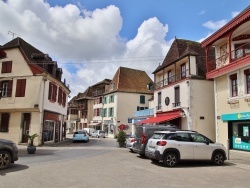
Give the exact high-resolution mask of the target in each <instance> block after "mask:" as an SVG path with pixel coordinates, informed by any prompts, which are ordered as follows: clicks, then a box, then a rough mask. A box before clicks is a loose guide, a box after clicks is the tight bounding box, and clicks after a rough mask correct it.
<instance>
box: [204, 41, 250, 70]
mask: <svg viewBox="0 0 250 188" xmlns="http://www.w3.org/2000/svg"><path fill="white" fill-rule="evenodd" d="M247 55H250V42H248V43H246V44H244V45H242V46H240V47H238V48H236V49H235V50H233V51H231V52H230V53H226V54H225V55H222V56H220V57H219V58H217V59H214V60H212V61H209V62H208V63H207V72H211V71H213V70H216V69H218V68H221V67H223V66H225V65H227V64H228V63H229V62H234V61H236V60H239V59H241V58H244V57H245V56H247ZM229 58H230V60H229Z"/></svg>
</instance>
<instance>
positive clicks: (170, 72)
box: [168, 71, 173, 83]
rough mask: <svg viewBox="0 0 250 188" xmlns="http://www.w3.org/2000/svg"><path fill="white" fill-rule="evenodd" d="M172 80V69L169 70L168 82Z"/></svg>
mask: <svg viewBox="0 0 250 188" xmlns="http://www.w3.org/2000/svg"><path fill="white" fill-rule="evenodd" d="M172 81H173V80H172V71H168V83H171V82H172Z"/></svg>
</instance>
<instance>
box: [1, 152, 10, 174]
mask: <svg viewBox="0 0 250 188" xmlns="http://www.w3.org/2000/svg"><path fill="white" fill-rule="evenodd" d="M10 163H11V155H10V153H9V152H8V151H0V170H3V169H6V168H8V167H9V166H10Z"/></svg>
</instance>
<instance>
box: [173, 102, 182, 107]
mask: <svg viewBox="0 0 250 188" xmlns="http://www.w3.org/2000/svg"><path fill="white" fill-rule="evenodd" d="M172 105H173V108H178V107H180V106H181V102H175V103H172Z"/></svg>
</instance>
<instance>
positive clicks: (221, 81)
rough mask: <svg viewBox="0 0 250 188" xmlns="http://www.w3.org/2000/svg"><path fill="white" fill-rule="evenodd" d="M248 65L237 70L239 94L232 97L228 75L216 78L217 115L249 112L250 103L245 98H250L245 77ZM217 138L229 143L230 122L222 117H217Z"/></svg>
mask: <svg viewBox="0 0 250 188" xmlns="http://www.w3.org/2000/svg"><path fill="white" fill-rule="evenodd" d="M249 68H250V67H246V68H244V69H239V70H238V71H236V72H232V73H230V74H233V73H237V74H238V75H237V78H238V96H237V97H230V84H229V78H228V76H229V75H230V74H228V75H224V76H220V77H218V78H216V79H215V88H216V99H215V108H216V116H218V117H221V115H222V114H233V113H242V112H249V106H250V103H249V102H246V101H245V98H249V97H250V96H249V94H246V91H245V89H246V88H245V79H244V76H245V75H244V70H245V69H249ZM232 100H236V101H238V102H237V103H235V104H233V103H232V104H229V103H230V101H232ZM216 124H217V127H216V131H217V134H216V140H217V141H218V142H220V143H222V144H224V145H227V139H228V131H229V130H228V122H227V121H225V122H223V121H222V120H221V119H216Z"/></svg>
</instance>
